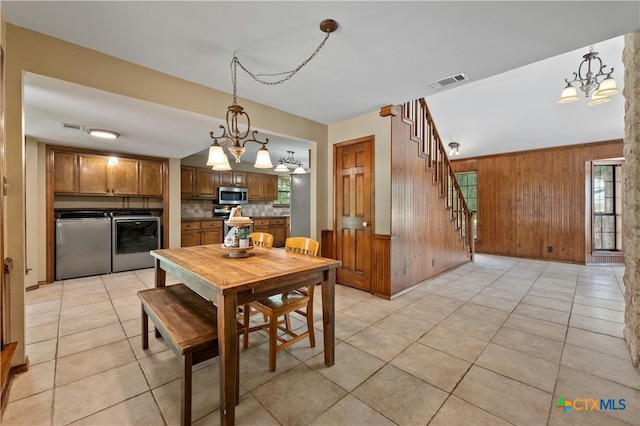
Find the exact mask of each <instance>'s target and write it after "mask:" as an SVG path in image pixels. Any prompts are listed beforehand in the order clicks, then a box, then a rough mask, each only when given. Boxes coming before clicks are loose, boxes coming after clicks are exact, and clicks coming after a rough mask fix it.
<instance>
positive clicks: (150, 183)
mask: <svg viewBox="0 0 640 426" xmlns="http://www.w3.org/2000/svg"><path fill="white" fill-rule="evenodd" d="M163 188H164V164H163V163H162V162H160V161H146V160H140V192H139V193H140V195H141V196H143V197H162V195H163Z"/></svg>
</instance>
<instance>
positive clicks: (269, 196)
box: [247, 173, 278, 201]
mask: <svg viewBox="0 0 640 426" xmlns="http://www.w3.org/2000/svg"><path fill="white" fill-rule="evenodd" d="M247 188H248V189H249V200H250V201H251V200H254V201H273V200H275V199H276V198H278V176H276V175H264V174H259V173H247Z"/></svg>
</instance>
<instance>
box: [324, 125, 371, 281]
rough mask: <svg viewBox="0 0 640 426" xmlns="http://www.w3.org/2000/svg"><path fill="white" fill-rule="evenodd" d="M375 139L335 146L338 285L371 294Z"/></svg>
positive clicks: (334, 174)
mask: <svg viewBox="0 0 640 426" xmlns="http://www.w3.org/2000/svg"><path fill="white" fill-rule="evenodd" d="M373 143H374V139H373V136H369V137H366V138H360V139H355V140H352V141H348V142H343V143H340V144H337V145H335V146H334V149H333V158H334V172H333V176H334V186H335V191H334V194H335V202H334V206H335V213H334V221H335V223H334V229H335V244H336V246H335V251H334V252H335V254H336V259H337V260H340V261H341V262H342V267H340V268H338V270H337V276H336V281H337V282H339V283H340V284H344V285H348V286H350V287H355V288H358V289H360V290H365V291H371V268H372V261H371V259H372V247H373V244H372V239H373V226H372V224H373V223H374V217H373V213H374V211H373V203H372V200H373V193H374V192H373V182H374V180H373V164H374V163H373Z"/></svg>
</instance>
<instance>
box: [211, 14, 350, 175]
mask: <svg viewBox="0 0 640 426" xmlns="http://www.w3.org/2000/svg"><path fill="white" fill-rule="evenodd" d="M336 29H338V23H337V22H336V21H334V20H333V19H325V20H323V21H322V22H320V30H321V31H322V32H324V33H326V36H325V37H324V40H322V43H320V46H318V48H317V49H316V50H315V51H314V52H313V53H312V54H311V56H309V58H307V59H306V60H305V61H304V62H302V64H300V65H299V66H298V67H297V68H296V69H294V70H292V71H287V72H283V73H278V74H272V75H271V76H274V75H277V76H282V75H284V77H282V78H281V79H280V80H278V81H265V80H262V79H261V78H260V77H261V76H262V75H263V74H254V73H252V72H251V71H249V70H248V69H247V68H246V67H245V66H244V65H242V63H241V62H240V60H239V59H238V56H237V55H235V54H234V55H233V59H232V60H231V66H230V68H231V82H232V83H233V101H232V102H231V105H229V106H228V107H227V116H226V126H223V125H220V129H222V134H221V135H220V136H215V135H214V132H213V131H211V132H209V136H210V137H211V139H213V143H212V144H211V146H210V147H209V157H208V159H207V163H206V164H207V166H213V167H212V168H213V170H231V166H230V165H229V158H228V157H227V155H226V154H225V153H224V150H223V149H222V148H223V147H225V146H228V148H227V149H228V150H229V152H230V153H231V154H232V155H233V157H234V158H235V159H236V163H240V158H241V157H242V154H244V152H245V151H246V148H245V145H246V144H247V143H249V142H254V143H257V144H260V145H262V146H261V147H260V149H259V150H258V155H257V156H256V162H255V164H254V165H253V167H256V168H259V169H268V168H271V167H273V164H271V157H270V155H269V150H267V147H266V145H267V144H268V143H269V138H265V139H264V141H260V140H258V139H256V136H257V135H258V131H257V130H254V131H251V121H250V119H249V114H247V113H246V112H245V111H244V108H243V107H242V106H240V105H238V101H237V97H236V91H237V67H238V66H240V68H242V69H243V70H244V71H245V72H246V73H247V74H249V75H250V76H251V77H252V78H253V79H254V80H255V81H257V82H258V83H261V84H265V85H269V86H272V85H276V84H281V83H284V82H285V81H287V80H289V79H290V78H291V77H293V76H294V75H295V74H296V73H297V72H298V71H300V69H301V68H302V67H303V66H305V65H306V64H307V63H308V62H309V61H310V60H311V59H313V58H314V57H315V56H316V55H317V54H318V52H320V49H322V47H323V46H324V44H325V43H326V41H327V40H328V39H329V35H330V34H331V33H332V32H334V31H335V30H336ZM239 123H240V125H239ZM241 128H244V130H241ZM249 135H251V136H250V137H249ZM288 152H290V151H288ZM285 167H286V166H285ZM300 168H301V169H302V167H300ZM287 170H288V169H287ZM302 170H303V173H306V172H304V169H302ZM294 173H295V172H294ZM298 173H299V172H298Z"/></svg>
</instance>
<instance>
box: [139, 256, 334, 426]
mask: <svg viewBox="0 0 640 426" xmlns="http://www.w3.org/2000/svg"><path fill="white" fill-rule="evenodd" d="M229 254H232V255H233V254H237V253H236V252H233V251H230V250H229V249H226V248H224V247H222V245H221V244H213V245H204V246H194V247H183V248H170V249H161V250H152V251H151V256H153V257H154V258H155V280H156V282H155V284H156V287H163V286H164V285H165V281H166V274H167V273H169V274H170V275H172V276H173V277H175V278H177V279H178V280H180V281H181V282H182V283H184V284H185V285H186V286H188V287H189V288H191V289H192V290H194V291H195V292H197V293H199V294H200V295H201V296H203V297H205V298H207V299H209V300H211V301H212V302H213V303H214V304H215V305H216V306H217V308H218V310H217V311H218V318H217V320H218V333H219V335H218V345H219V360H220V362H219V365H220V424H222V425H232V424H234V423H235V402H236V394H237V391H238V389H236V380H235V371H236V365H237V364H236V363H238V359H239V358H238V351H239V349H238V330H237V314H238V306H241V305H243V304H245V303H247V302H252V301H255V300H258V299H261V298H264V297H266V296H270V295H273V294H278V293H283V292H285V291H288V290H292V289H294V288H298V287H302V286H305V285H308V284H316V283H319V284H321V285H322V326H323V333H324V363H325V365H327V366H329V367H330V366H332V365H333V364H334V362H335V331H334V330H335V323H334V322H335V282H336V268H338V267H339V266H340V265H341V262H340V261H337V260H334V259H327V258H324V257H319V256H307V255H303V254H298V253H292V252H288V251H285V250H282V249H276V248H264V247H253V248H252V249H250V250H248V251H247V252H246V253H245V254H246V255H247V257H230V256H229ZM265 365H266V364H265ZM265 368H266V367H265Z"/></svg>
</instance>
